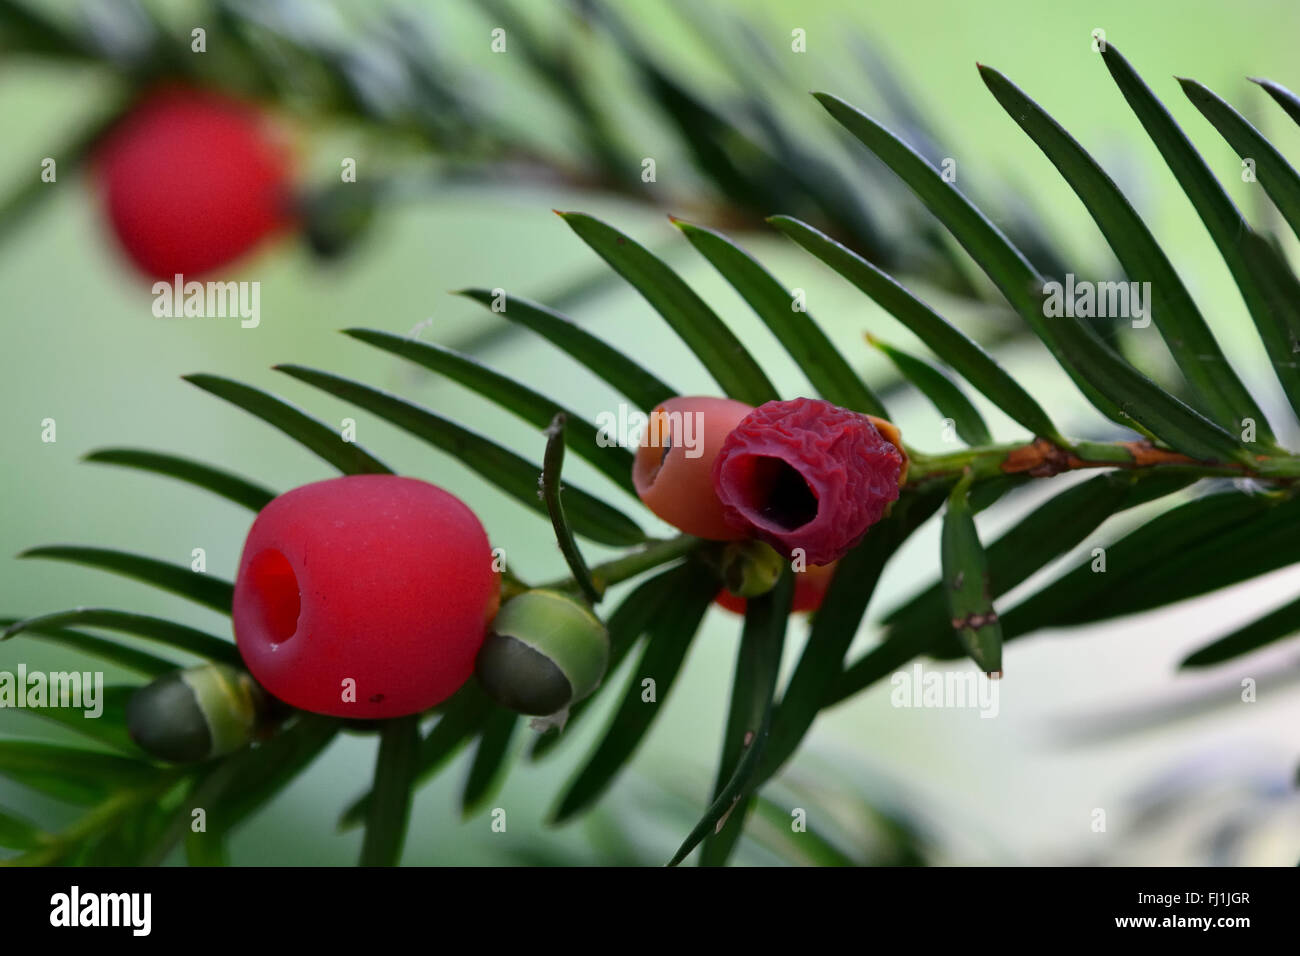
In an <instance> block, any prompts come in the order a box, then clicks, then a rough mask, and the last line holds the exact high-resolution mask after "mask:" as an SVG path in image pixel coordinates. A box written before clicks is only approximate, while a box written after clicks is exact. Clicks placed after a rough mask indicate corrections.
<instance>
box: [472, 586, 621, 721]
mask: <svg viewBox="0 0 1300 956" xmlns="http://www.w3.org/2000/svg"><path fill="white" fill-rule="evenodd" d="M608 664H609V635H608V634H607V633H606V631H605V626H604V625H603V624H601V622H600V619H599V618H597V617H596V615H595V614H593V613H592V611H591V609H590V608H588V607H587V606H586V605H585V604H583V603H582V602H580V601H578V600H577V599H575V598H573V597H570V596H569V595H567V594H561V593H560V592H558V591H544V590H539V591H525V592H524V593H523V594H519V595H516V596H515V597H513V598H511V599H510V600H509V601H507V602H506V603H505V604H504V605H503V606H502V607H501V610H500V611H499V612H498V613H497V616H496V619H495V620H494V621H493V622H492V630H491V633H489V634H488V637H487V640H486V641H484V642H483V648H482V650H480V651H479V655H478V661H477V663H476V665H475V670H476V672H477V674H478V678H479V681H480V682H481V683H482V684H483V687H484V689H485V690H486V691H487V692H488V694H489V695H490V696H491V697H492V698H493V699H494V700H496V701H497V703H499V704H501V705H502V706H504V707H509V708H510V709H511V710H516V711H519V712H520V713H521V714H534V715H539V716H548V715H551V714H555V713H559V712H561V711H564V710H566V709H567V708H568V707H570V706H571V705H572V704H574V703H576V702H577V701H579V700H582V698H584V697H586V696H587V695H588V694H590V693H591V692H592V691H594V690H595V689H596V688H597V687H598V686H599V685H600V682H601V679H602V678H603V677H604V676H605V668H606V667H607V666H608Z"/></svg>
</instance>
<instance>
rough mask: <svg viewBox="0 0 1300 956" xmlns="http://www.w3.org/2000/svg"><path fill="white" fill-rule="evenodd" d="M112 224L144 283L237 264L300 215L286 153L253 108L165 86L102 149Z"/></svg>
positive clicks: (99, 163)
mask: <svg viewBox="0 0 1300 956" xmlns="http://www.w3.org/2000/svg"><path fill="white" fill-rule="evenodd" d="M93 168H94V171H95V174H96V178H97V179H98V182H99V186H100V190H101V192H102V194H103V197H104V204H105V207H106V212H107V215H108V220H109V223H110V224H111V226H112V229H113V232H114V233H115V234H116V236H117V238H118V241H119V242H120V243H121V244H122V248H123V249H124V250H125V251H126V254H127V255H128V256H129V257H130V259H131V261H132V262H134V263H135V265H136V266H137V268H139V269H140V271H142V272H143V273H144V274H145V275H146V276H148V277H149V278H151V279H168V280H170V279H172V278H173V277H174V276H175V275H176V274H178V273H179V274H181V275H184V276H186V277H187V278H189V277H191V276H199V275H202V274H203V273H206V272H210V271H212V270H214V269H217V268H220V267H221V266H223V265H225V264H227V263H228V262H231V261H232V260H234V259H237V258H239V257H240V256H242V255H243V254H244V253H246V252H248V251H249V250H250V249H252V248H253V247H254V246H255V245H257V244H258V242H260V241H261V240H262V239H264V238H266V237H267V236H269V235H271V234H272V233H274V232H276V231H277V230H278V229H281V228H283V227H285V226H287V225H288V224H289V222H290V221H291V220H292V218H293V210H292V197H291V193H290V162H289V156H288V151H287V149H285V148H284V146H283V144H282V143H281V141H280V140H279V139H278V138H277V137H276V136H275V135H274V131H273V130H272V129H271V128H270V126H269V124H268V122H267V119H266V117H265V115H264V114H263V113H261V112H260V111H259V110H258V109H257V108H256V107H255V106H252V105H250V104H247V103H244V102H241V101H239V100H236V99H232V98H230V97H228V96H226V95H224V94H221V93H217V92H212V91H208V90H200V89H194V88H189V87H179V86H172V87H165V88H161V89H158V90H155V91H154V92H152V93H149V94H147V95H146V96H145V97H144V98H143V99H141V100H140V101H139V102H137V103H136V104H135V105H134V106H133V107H132V108H131V109H130V110H128V111H127V113H126V114H125V115H124V116H122V118H121V119H119V120H118V122H117V123H115V124H114V125H113V127H112V128H111V129H110V130H109V132H108V133H107V134H106V135H105V136H104V138H103V139H102V140H101V141H100V142H99V144H98V145H97V146H96V148H95V152H94V157H93Z"/></svg>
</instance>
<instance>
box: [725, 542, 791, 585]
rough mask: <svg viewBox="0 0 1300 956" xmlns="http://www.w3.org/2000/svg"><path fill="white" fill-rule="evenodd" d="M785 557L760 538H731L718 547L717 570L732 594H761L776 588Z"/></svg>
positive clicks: (784, 564)
mask: <svg viewBox="0 0 1300 956" xmlns="http://www.w3.org/2000/svg"><path fill="white" fill-rule="evenodd" d="M785 566H786V560H785V558H783V557H781V555H780V554H779V553H778V552H777V550H776V549H775V548H773V547H772V546H771V545H769V544H767V543H766V542H763V541H733V542H731V543H730V544H728V545H727V546H726V547H725V548H723V549H722V557H721V559H720V561H719V568H718V570H719V571H720V572H721V574H722V581H723V583H724V584H725V585H726V586H727V590H728V591H730V592H731V593H732V594H734V595H735V596H736V597H742V598H756V597H762V596H763V595H764V594H766V593H767V592H768V591H770V590H772V588H774V587H776V582H777V580H778V579H779V578H780V577H781V572H782V571H784V570H785Z"/></svg>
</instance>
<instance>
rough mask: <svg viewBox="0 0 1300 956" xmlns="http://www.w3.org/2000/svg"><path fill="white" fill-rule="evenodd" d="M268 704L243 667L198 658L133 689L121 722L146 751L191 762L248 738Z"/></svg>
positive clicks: (239, 744) (218, 753)
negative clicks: (194, 663)
mask: <svg viewBox="0 0 1300 956" xmlns="http://www.w3.org/2000/svg"><path fill="white" fill-rule="evenodd" d="M267 705H268V698H267V696H266V692H265V691H263V690H262V688H261V687H259V686H258V685H257V682H256V681H254V680H253V678H252V677H250V676H249V675H248V674H246V673H245V672H244V671H241V670H237V669H236V668H233V667H229V666H227V665H225V664H203V665H200V666H198V667H188V668H185V669H184V670H177V671H172V672H171V673H170V674H164V675H163V676H162V677H159V678H158V679H157V680H155V681H154V682H153V683H152V684H149V685H147V686H145V687H141V688H140V689H139V690H138V691H136V692H135V693H134V694H132V695H131V699H130V700H129V701H127V705H126V726H127V730H128V731H129V732H130V734H131V739H132V740H134V741H135V742H136V743H137V744H138V745H139V746H140V749H141V750H143V751H144V752H145V753H147V754H149V755H150V756H151V757H156V758H157V759H159V760H165V761H167V762H168V763H195V762H197V761H200V760H210V759H212V758H213V757H223V756H225V755H226V754H229V753H233V752H234V751H236V750H238V749H239V748H240V747H243V746H244V745H245V744H247V743H248V742H249V741H251V740H252V739H253V737H254V735H255V733H256V732H257V729H258V721H259V718H260V717H261V716H262V715H263V714H264V713H265V711H266V708H267Z"/></svg>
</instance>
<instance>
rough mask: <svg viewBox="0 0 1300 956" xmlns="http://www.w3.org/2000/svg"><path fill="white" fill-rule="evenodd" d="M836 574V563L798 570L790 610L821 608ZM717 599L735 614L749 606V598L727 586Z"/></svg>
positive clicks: (743, 611) (740, 612)
mask: <svg viewBox="0 0 1300 956" xmlns="http://www.w3.org/2000/svg"><path fill="white" fill-rule="evenodd" d="M834 574H835V565H834V564H825V565H815V564H814V565H809V566H808V570H806V571H798V572H796V573H795V576H794V601H793V603H792V604H791V605H790V612H791V613H792V614H798V613H800V612H802V611H815V610H817V609H818V608H820V607H821V606H822V599H823V598H825V597H826V589H827V588H829V587H830V586H831V577H832V576H833V575H834ZM716 601H717V603H718V604H719V605H721V606H722V607H725V608H726V609H727V610H728V611H731V612H732V613H734V614H744V613H745V610H746V609H747V608H748V607H749V601H748V600H746V599H745V598H743V597H737V596H736V595H735V594H732V593H731V592H730V591H728V590H727V589H726V588H723V589H722V590H721V591H719V592H718V596H717V598H716Z"/></svg>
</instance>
